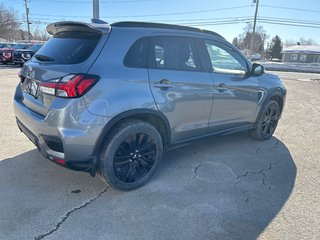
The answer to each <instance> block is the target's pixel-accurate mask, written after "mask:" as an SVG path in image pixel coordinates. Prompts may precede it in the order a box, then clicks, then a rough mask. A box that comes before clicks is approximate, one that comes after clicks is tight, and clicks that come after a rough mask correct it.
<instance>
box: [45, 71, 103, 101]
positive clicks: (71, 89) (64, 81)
mask: <svg viewBox="0 0 320 240" xmlns="http://www.w3.org/2000/svg"><path fill="white" fill-rule="evenodd" d="M98 79H99V77H98V76H92V75H87V74H70V75H67V76H64V77H62V78H60V79H55V80H53V81H50V82H43V83H40V89H41V91H42V92H43V93H46V94H50V95H55V96H57V97H65V98H76V97H81V96H82V95H84V94H85V93H86V92H87V91H89V89H90V88H91V87H93V85H94V84H95V83H96V82H97V81H98Z"/></svg>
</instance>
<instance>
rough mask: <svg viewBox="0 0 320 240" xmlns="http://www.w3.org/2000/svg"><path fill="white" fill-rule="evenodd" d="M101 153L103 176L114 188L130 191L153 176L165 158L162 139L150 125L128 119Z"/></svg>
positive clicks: (104, 145) (118, 128)
mask: <svg viewBox="0 0 320 240" xmlns="http://www.w3.org/2000/svg"><path fill="white" fill-rule="evenodd" d="M100 152H101V154H100V156H99V170H98V172H99V175H100V178H102V180H103V181H105V182H107V183H108V184H109V185H110V186H111V187H113V188H115V189H118V190H125V191H128V190H132V189H135V188H138V187H140V186H142V185H143V184H145V183H146V182H147V181H148V180H149V179H150V177H151V176H152V174H153V173H154V171H155V169H156V168H157V166H158V164H159V162H160V161H161V159H162V156H163V142H162V138H161V136H160V134H159V132H158V131H157V129H156V128H155V127H154V126H152V125H151V124H149V123H147V122H143V121H138V120H129V121H125V122H123V123H122V124H120V125H119V126H118V127H116V128H115V129H114V130H113V131H112V132H111V134H110V135H109V137H108V138H107V139H106V140H105V143H104V144H103V146H102V148H101V151H100Z"/></svg>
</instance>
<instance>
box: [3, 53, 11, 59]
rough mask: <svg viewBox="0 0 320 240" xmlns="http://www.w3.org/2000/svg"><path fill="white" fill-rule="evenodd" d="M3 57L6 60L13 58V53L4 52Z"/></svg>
mask: <svg viewBox="0 0 320 240" xmlns="http://www.w3.org/2000/svg"><path fill="white" fill-rule="evenodd" d="M2 55H3V56H4V57H5V58H11V52H3V53H2Z"/></svg>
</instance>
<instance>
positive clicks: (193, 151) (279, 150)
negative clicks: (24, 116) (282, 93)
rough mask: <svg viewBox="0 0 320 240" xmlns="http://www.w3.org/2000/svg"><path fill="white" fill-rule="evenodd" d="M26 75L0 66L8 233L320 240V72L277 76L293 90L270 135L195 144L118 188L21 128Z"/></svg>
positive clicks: (3, 216) (2, 191)
mask: <svg viewBox="0 0 320 240" xmlns="http://www.w3.org/2000/svg"><path fill="white" fill-rule="evenodd" d="M18 71H19V68H17V67H6V66H0V239H112V240H114V239H139V240H142V239H148V240H149V239H157V240H158V239H184V240H186V239H256V238H259V239H320V230H319V229H320V227H319V224H320V193H319V186H320V148H319V142H320V124H319V122H320V94H319V93H320V74H306V73H288V72H286V73H282V72H277V73H276V74H279V75H281V76H282V79H283V80H284V82H285V85H286V87H287V89H288V95H287V102H286V107H285V110H284V113H283V117H282V119H281V120H280V122H279V126H278V128H277V130H276V133H275V135H274V137H273V138H272V139H270V140H268V141H265V142H259V141H256V140H253V139H251V138H250V137H249V135H248V134H247V133H241V134H236V135H229V136H223V137H219V138H216V137H215V138H209V139H205V140H201V141H197V142H194V143H192V144H190V145H188V146H185V147H183V148H180V149H176V150H174V151H171V152H169V153H167V155H166V157H165V159H164V160H163V162H162V163H161V165H160V166H159V168H158V170H157V171H156V173H155V175H154V176H153V178H152V179H151V181H150V182H149V183H147V184H146V185H145V186H143V187H142V188H140V189H137V190H135V191H131V192H119V191H115V190H113V189H111V188H109V187H107V186H105V185H104V184H103V183H102V182H100V180H99V179H98V178H92V177H90V176H89V175H88V174H85V173H78V172H74V171H70V170H66V169H64V168H62V167H59V166H57V165H54V164H53V163H51V162H49V161H48V160H46V159H44V158H43V157H41V156H40V154H39V153H38V152H37V150H36V148H35V146H34V145H33V144H32V143H31V142H30V141H29V140H28V139H27V137H25V136H24V135H23V134H22V133H20V131H19V129H18V128H17V127H16V123H15V118H14V114H13V107H12V102H13V101H12V99H13V94H14V90H15V87H16V85H17V83H18V81H19V79H18V77H17V73H18Z"/></svg>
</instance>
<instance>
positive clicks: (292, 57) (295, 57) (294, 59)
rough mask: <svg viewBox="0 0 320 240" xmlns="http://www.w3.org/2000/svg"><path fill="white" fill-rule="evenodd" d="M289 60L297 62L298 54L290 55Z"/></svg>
mask: <svg viewBox="0 0 320 240" xmlns="http://www.w3.org/2000/svg"><path fill="white" fill-rule="evenodd" d="M290 60H291V61H297V60H298V54H291V56H290Z"/></svg>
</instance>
